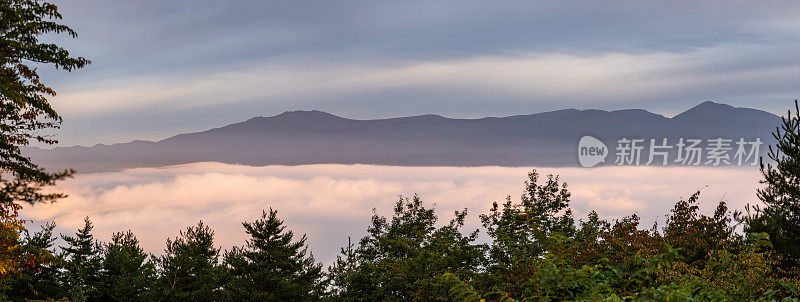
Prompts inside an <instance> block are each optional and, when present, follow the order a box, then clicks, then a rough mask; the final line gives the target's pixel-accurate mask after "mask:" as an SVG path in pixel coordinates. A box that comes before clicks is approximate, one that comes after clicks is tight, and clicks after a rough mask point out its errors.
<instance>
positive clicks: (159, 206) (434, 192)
mask: <svg viewBox="0 0 800 302" xmlns="http://www.w3.org/2000/svg"><path fill="white" fill-rule="evenodd" d="M532 169H534V168H533V167H521V168H508V167H394V166H372V165H305V166H265V167H250V166H241V165H230V164H221V163H196V164H188V165H179V166H171V167H164V168H140V169H130V170H125V171H121V172H110V173H95V174H80V175H78V176H76V177H75V178H74V179H70V180H67V181H64V182H62V183H61V184H60V185H59V186H58V187H57V189H58V190H61V191H62V192H65V193H67V194H69V197H67V198H66V199H63V200H60V201H58V202H57V203H55V204H41V205H36V206H28V207H26V208H25V209H24V210H23V216H24V218H26V219H32V220H33V221H34V223H38V224H41V223H43V222H46V221H55V222H56V223H57V225H58V227H57V231H58V232H63V233H74V231H75V230H76V229H77V228H79V227H80V226H82V224H83V218H84V217H85V216H89V217H90V218H91V219H92V221H93V222H94V225H95V229H94V233H95V234H96V236H97V237H98V238H99V239H101V240H104V241H107V240H109V238H110V237H111V234H112V233H113V232H116V231H121V230H128V229H130V230H132V231H133V232H134V233H136V235H137V236H138V238H139V239H140V240H141V243H142V246H143V247H144V249H145V250H146V251H148V252H151V253H154V254H160V253H162V252H163V249H164V242H165V240H166V239H167V238H168V237H175V236H177V235H178V231H179V230H182V229H185V228H186V227H188V226H191V225H194V224H196V223H197V222H198V221H199V220H202V221H204V222H205V223H207V224H208V225H210V226H211V227H212V228H213V229H214V230H215V232H216V238H215V239H216V242H217V244H219V245H220V246H221V247H222V248H223V249H228V248H230V247H231V246H233V245H242V244H243V243H244V241H245V239H246V234H245V233H244V229H243V228H242V225H241V222H242V221H252V220H254V219H257V218H258V217H259V216H260V214H261V211H262V210H266V209H269V208H273V209H275V210H277V211H278V214H279V216H280V217H281V218H282V219H284V220H285V222H286V224H287V225H288V228H289V229H291V230H293V231H294V232H295V233H297V234H298V235H301V234H308V236H309V239H308V243H309V246H310V249H311V251H313V253H314V255H315V257H316V258H317V259H318V260H320V261H323V262H325V263H329V262H330V261H331V259H333V257H335V255H336V254H337V253H338V251H339V248H340V247H341V246H343V245H345V244H346V243H347V239H348V236H349V237H352V238H353V241H354V242H355V241H357V240H358V239H359V238H361V237H362V236H363V235H364V234H365V233H366V228H367V226H368V224H369V222H370V216H371V215H373V208H374V209H375V210H376V211H377V213H378V214H381V215H389V214H391V211H392V206H393V204H394V203H395V202H396V201H397V200H398V199H399V196H401V195H403V196H413V195H414V194H419V196H420V197H421V198H422V200H423V201H424V202H425V203H426V204H427V205H429V206H434V205H435V207H436V209H437V212H438V213H439V214H440V223H441V224H444V223H446V222H447V221H449V219H450V218H452V216H453V215H452V213H453V211H454V210H460V209H463V208H468V209H469V213H470V215H469V218H468V225H467V227H466V228H465V231H468V230H474V229H476V228H480V223H479V220H478V217H477V215H478V214H481V213H486V212H487V211H488V209H489V207H490V206H491V203H492V202H493V201H500V202H502V201H504V200H505V198H506V197H507V196H511V198H512V200H516V201H518V200H519V196H520V194H521V193H522V190H523V182H524V181H525V180H526V179H527V173H528V172H529V171H531V170H532ZM536 169H537V171H539V172H540V174H542V175H543V177H544V175H547V174H558V175H560V178H561V180H563V181H566V182H567V183H568V186H569V190H570V191H571V192H572V202H571V207H572V209H573V210H574V212H575V216H576V218H583V217H585V216H586V214H587V213H588V212H589V211H591V210H595V211H597V212H598V213H599V214H600V216H601V217H602V218H606V219H616V218H620V217H623V216H626V215H630V214H633V213H636V214H638V215H639V216H640V217H641V218H642V222H643V224H644V225H645V226H650V225H652V223H654V222H659V223H661V224H662V225H663V222H664V220H665V219H664V215H665V214H667V213H668V211H669V209H670V208H671V207H672V205H673V204H674V202H675V201H677V200H679V199H681V198H687V197H688V196H690V195H691V194H692V193H694V192H695V191H697V190H701V191H702V193H701V200H702V202H701V205H700V207H701V209H702V210H703V211H704V212H706V213H711V212H713V209H714V207H715V206H716V205H717V203H718V202H719V201H721V200H724V201H726V202H727V203H728V204H729V206H730V208H732V209H743V208H744V205H745V204H747V203H755V202H757V200H756V194H755V193H756V189H757V188H759V187H760V185H759V183H758V180H759V177H760V174H759V173H758V170H757V169H756V168H755V167H746V168H712V167H707V168H705V167H691V168H689V167H599V168H591V169H585V168H536Z"/></svg>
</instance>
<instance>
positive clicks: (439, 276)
mask: <svg viewBox="0 0 800 302" xmlns="http://www.w3.org/2000/svg"><path fill="white" fill-rule="evenodd" d="M699 196H700V192H697V193H695V194H693V195H691V197H689V198H688V199H686V200H680V201H678V202H677V203H676V204H675V205H674V207H673V209H672V210H671V212H670V213H669V214H668V215H667V220H666V223H665V225H664V226H663V227H660V228H659V227H658V226H656V225H653V226H652V227H651V228H641V227H640V225H639V218H638V217H637V216H636V215H631V216H628V217H625V218H622V219H618V220H614V221H613V222H610V221H606V220H603V219H601V218H600V217H599V216H598V215H597V213H595V212H592V213H590V214H589V215H588V217H586V218H585V219H582V220H579V221H578V222H577V223H576V222H575V221H574V218H573V215H572V211H571V210H570V208H569V200H570V193H569V191H568V190H567V187H566V184H564V183H561V182H560V181H559V179H558V177H557V176H552V175H550V176H548V177H547V178H546V179H544V180H541V179H540V177H539V174H537V173H536V171H533V172H531V173H530V174H529V177H528V180H527V181H526V182H525V188H524V193H523V194H522V197H521V200H520V201H519V202H512V200H511V198H510V197H509V198H508V199H507V200H506V201H505V202H504V203H494V204H493V206H492V207H491V209H490V210H489V212H488V213H487V214H483V215H480V220H481V221H482V223H483V227H484V230H485V231H486V233H488V235H489V237H490V238H491V240H490V242H488V243H481V242H479V241H478V233H479V231H480V230H473V231H471V232H467V233H465V232H463V227H464V221H465V218H466V217H467V210H466V209H464V210H463V211H456V212H455V215H454V218H453V219H452V220H451V221H450V222H449V223H447V224H445V225H442V226H437V221H438V216H437V214H436V212H435V209H433V208H429V207H426V206H425V205H424V204H423V202H422V201H421V199H420V198H419V197H418V196H413V197H411V198H401V199H400V200H399V201H397V202H396V204H395V207H394V214H393V215H392V216H390V217H383V216H380V215H377V214H375V215H374V216H373V217H372V221H371V224H370V226H369V227H368V229H367V231H368V235H367V236H365V237H364V238H362V239H361V240H360V241H358V242H357V243H352V242H348V243H347V245H346V246H344V247H343V248H342V250H341V255H339V256H338V257H337V259H336V261H335V262H334V263H333V264H332V265H331V266H330V267H328V268H327V269H326V270H324V269H323V267H322V265H321V264H319V263H317V262H316V261H315V260H314V258H313V256H312V255H310V253H308V252H307V246H306V236H300V237H297V236H295V235H294V233H293V232H292V231H291V230H288V229H287V228H286V225H285V224H284V223H283V221H282V220H280V219H279V218H278V215H277V212H276V211H274V210H272V209H270V210H268V211H264V212H263V214H262V216H261V217H260V218H259V219H257V220H255V221H252V222H244V223H243V226H244V229H245V232H246V233H247V234H248V235H249V238H248V239H247V242H246V244H245V245H244V246H241V247H234V248H232V249H231V250H228V251H225V252H222V251H221V250H220V248H219V247H216V246H215V244H214V232H213V230H211V229H210V228H209V227H208V226H207V225H205V224H204V223H203V222H199V223H198V224H197V225H195V226H192V227H189V228H187V229H186V230H184V231H182V232H180V235H179V236H178V237H176V238H170V239H168V240H167V241H166V248H165V250H164V253H163V255H161V256H154V255H148V254H147V253H145V252H144V251H143V250H142V248H141V247H140V246H139V242H138V240H137V239H136V237H135V236H134V234H133V233H131V232H130V231H127V232H119V233H115V234H114V235H113V236H112V239H111V241H110V242H107V243H101V242H98V241H97V240H96V239H95V238H94V236H93V234H92V223H91V221H90V220H89V218H86V220H85V225H84V226H83V227H82V228H80V229H79V230H77V232H76V233H75V234H72V235H61V238H62V239H63V242H64V245H62V246H61V247H60V248H56V247H55V246H54V242H55V240H56V236H55V235H54V234H53V228H54V227H55V225H54V224H53V223H49V224H47V225H44V226H42V228H41V230H39V231H38V232H34V233H30V234H27V235H26V236H25V237H24V240H23V241H22V244H21V245H20V247H21V248H22V249H23V250H24V251H25V253H26V256H27V257H29V259H31V260H30V261H29V262H28V263H30V264H31V265H29V266H26V267H25V268H24V269H23V270H21V271H20V272H19V273H18V274H12V275H10V276H9V277H7V279H6V280H4V281H3V282H2V285H3V288H2V298H3V299H4V300H12V301H25V300H29V299H42V300H44V299H64V300H70V301H325V300H329V301H387V300H400V301H407V300H415V301H436V300H442V301H449V300H454V301H482V299H483V301H514V300H512V299H519V300H524V299H529V300H530V299H533V300H547V301H549V300H562V301H563V300H609V301H623V300H645V301H646V300H652V301H688V300H692V301H695V300H697V301H744V300H750V301H753V300H763V301H778V300H784V299H791V300H794V297H796V296H797V295H798V282H799V281H800V279H798V274H797V272H798V266H797V262H796V258H793V257H794V256H795V254H792V251H786V250H780V249H777V248H776V246H775V245H774V244H772V242H771V238H770V236H769V234H768V233H767V232H757V233H753V232H747V233H741V232H735V231H734V227H735V225H736V223H735V221H736V220H734V219H733V213H731V212H730V211H729V210H728V208H727V207H726V205H725V203H724V202H720V203H719V205H718V206H717V208H716V211H715V212H714V213H713V215H710V216H708V215H704V214H702V213H700V212H699V211H698V203H699ZM742 215H743V214H741V213H739V214H737V216H742ZM749 215H750V217H751V218H752V217H760V218H763V217H764V215H766V214H764V211H763V210H762V211H761V214H756V213H755V212H752V211H751V213H750V214H749ZM739 220H741V221H745V220H746V221H754V220H753V219H750V218H745V217H740V218H739ZM746 228H747V229H748V230H750V229H752V227H749V226H748V227H746ZM784 301H786V300H784Z"/></svg>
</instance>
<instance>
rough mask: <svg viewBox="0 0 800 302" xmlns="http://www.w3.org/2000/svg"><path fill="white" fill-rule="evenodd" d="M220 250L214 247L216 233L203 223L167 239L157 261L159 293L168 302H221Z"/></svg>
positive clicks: (161, 298)
mask: <svg viewBox="0 0 800 302" xmlns="http://www.w3.org/2000/svg"><path fill="white" fill-rule="evenodd" d="M219 256H220V249H219V248H217V247H214V231H212V230H211V229H210V228H209V227H208V226H207V225H205V224H204V223H203V222H202V221H200V222H199V223H198V224H197V225H196V226H194V227H189V228H187V229H186V231H181V232H180V236H179V237H177V238H175V239H174V240H172V239H167V248H166V250H164V255H163V256H161V257H160V258H159V260H158V263H159V272H160V278H159V280H158V285H157V289H158V292H159V293H158V294H159V296H160V297H159V298H160V300H165V301H218V300H219V299H220V298H221V296H220V286H221V281H222V269H221V267H220V266H219Z"/></svg>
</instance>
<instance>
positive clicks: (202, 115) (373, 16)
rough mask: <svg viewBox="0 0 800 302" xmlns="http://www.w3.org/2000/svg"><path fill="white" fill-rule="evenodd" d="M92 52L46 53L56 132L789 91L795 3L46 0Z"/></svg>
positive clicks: (768, 104)
mask: <svg viewBox="0 0 800 302" xmlns="http://www.w3.org/2000/svg"><path fill="white" fill-rule="evenodd" d="M58 3H59V5H60V9H61V12H62V13H63V15H64V20H63V21H64V23H66V24H68V25H70V26H72V27H73V29H75V30H76V31H77V32H78V33H79V38H78V39H72V40H69V39H66V38H63V39H59V40H58V41H59V42H60V43H62V44H63V45H65V46H66V47H67V48H68V49H70V50H71V51H72V53H73V54H76V55H81V56H84V57H87V58H89V59H91V60H92V61H93V64H92V65H90V66H88V67H87V68H85V69H84V70H80V71H77V72H73V73H70V74H66V73H59V72H53V71H51V70H50V69H48V68H42V69H41V70H42V71H43V73H44V78H45V80H46V81H48V83H51V84H52V85H53V87H54V88H55V89H56V90H57V91H58V92H59V95H58V96H57V97H56V98H55V99H54V100H53V103H54V104H55V106H56V108H57V110H59V112H61V113H62V115H63V116H64V119H65V122H64V128H63V129H62V131H61V132H60V133H61V134H60V136H59V137H60V139H61V142H62V145H74V144H83V145H92V144H94V143H114V142H124V141H130V140H133V139H162V138H165V137H168V136H171V135H173V134H177V133H181V132H187V131H199V130H205V129H208V128H212V127H218V126H222V125H226V124H230V123H234V122H239V121H243V120H246V119H248V118H251V117H254V116H269V115H275V114H279V113H281V112H283V111H286V110H298V109H319V110H323V111H327V112H331V113H334V114H337V115H340V116H344V117H351V118H378V117H392V116H404V115H416V114H427V113H434V114H440V115H444V116H448V117H482V116H504V115H513V114H528V113H537V112H542V111H548V110H555V109H563V108H579V109H590V108H596V109H607V110H612V109H625V108H643V109H648V110H650V111H653V112H656V113H661V114H664V115H667V116H671V115H674V114H676V113H678V112H680V111H683V110H685V109H688V108H690V107H692V106H694V105H696V104H698V103H700V102H702V101H707V100H711V101H717V102H721V103H727V104H731V105H734V106H744V107H751V108H757V109H763V110H767V111H770V112H774V113H781V112H783V111H784V110H786V109H787V108H788V107H789V104H790V103H791V101H792V100H793V99H795V98H797V97H798V96H800V2H796V1H765V2H758V4H759V5H756V2H749V1H707V2H703V3H700V2H698V1H658V2H655V1H654V2H649V1H636V2H628V1H625V2H619V3H618V4H614V3H613V2H609V1H603V2H599V1H568V2H566V1H558V2H556V1H554V2H548V3H544V2H522V1H514V2H507V3H501V2H498V1H476V2H471V1H453V2H448V1H437V2H433V1H421V2H417V1H396V2H395V3H394V4H387V2H384V1H364V2H355V1H319V2H306V1H274V2H273V1H255V0H252V1H239V0H235V1H234V0H229V1H204V0H191V1H190V0H185V1H183V0H170V1H163V0H158V1H150V0H136V1H129V0H128V1H116V0H114V1H112V0H105V1H84V0H70V1H58Z"/></svg>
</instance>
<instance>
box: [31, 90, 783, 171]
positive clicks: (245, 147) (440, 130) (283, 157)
mask: <svg viewBox="0 0 800 302" xmlns="http://www.w3.org/2000/svg"><path fill="white" fill-rule="evenodd" d="M779 121H780V118H779V117H778V116H775V115H773V114H771V113H768V112H764V111H760V110H756V109H749V108H737V107H733V106H730V105H726V104H720V103H714V102H703V103H701V104H699V105H697V106H695V107H692V108H690V109H688V110H686V111H684V112H682V113H680V114H677V115H675V116H673V117H671V118H670V117H666V116H664V115H661V114H656V113H652V112H649V111H647V110H643V109H623V110H613V111H606V110H597V109H586V110H578V109H562V110H554V111H547V112H541V113H534V114H524V115H511V116H505V117H482V118H472V119H463V118H462V119H459V118H448V117H444V116H440V115H434V114H426V115H417V116H406V117H395V118H384V119H371V120H369V119H368V120H359V119H350V118H345V117H340V116H337V115H333V114H330V113H327V112H323V111H318V110H296V111H287V112H284V113H281V114H278V115H273V116H267V117H264V116H259V117H254V118H250V119H247V120H245V121H242V122H238V123H233V124H229V125H226V126H222V127H217V128H212V129H208V130H204V131H197V132H190V133H183V134H177V135H173V136H171V137H168V138H165V139H163V140H158V141H144V140H135V141H131V142H127V143H117V144H111V145H99V144H98V145H95V146H92V147H84V146H70V147H57V148H54V149H38V148H27V149H26V152H28V153H29V154H30V155H31V157H33V158H34V159H35V160H39V161H41V162H43V164H44V165H45V166H46V167H55V168H63V167H68V166H70V164H71V165H73V166H76V168H77V169H78V170H79V171H81V168H83V171H89V172H97V171H113V170H119V169H125V168H132V167H140V166H148V167H150V166H162V165H170V164H182V163H191V162H198V161H219V162H225V163H237V164H247V165H272V164H283V165H299V164H320V163H339V164H351V163H363V164H383V165H408V166H417V165H419V166H436V165H455V166H475V165H500V166H529V165H530V166H536V165H538V166H575V165H576V164H577V160H576V158H577V155H576V153H575V150H576V143H577V141H578V139H579V138H580V137H581V136H584V135H592V136H595V137H598V138H600V139H601V140H603V141H605V142H606V143H607V144H608V145H609V146H613V145H614V144H613V143H614V142H615V141H616V139H618V138H620V137H641V138H669V139H677V138H679V137H704V138H711V137H715V136H730V137H747V138H756V137H757V138H761V139H762V140H765V141H766V140H768V139H770V132H771V131H772V130H773V129H774V127H775V126H776V125H777V124H778V122H779Z"/></svg>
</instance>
